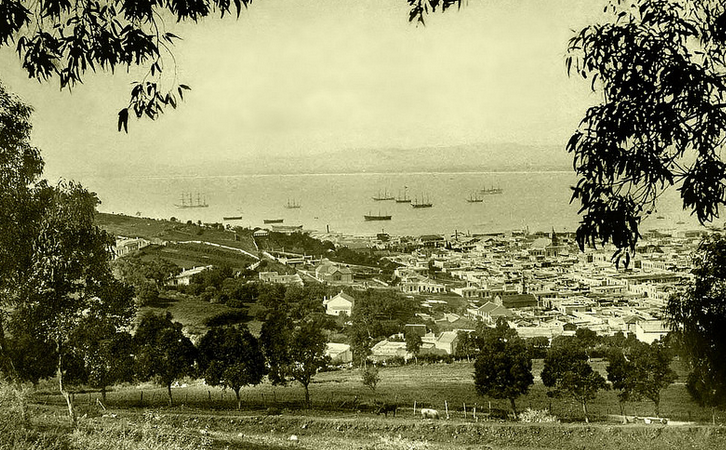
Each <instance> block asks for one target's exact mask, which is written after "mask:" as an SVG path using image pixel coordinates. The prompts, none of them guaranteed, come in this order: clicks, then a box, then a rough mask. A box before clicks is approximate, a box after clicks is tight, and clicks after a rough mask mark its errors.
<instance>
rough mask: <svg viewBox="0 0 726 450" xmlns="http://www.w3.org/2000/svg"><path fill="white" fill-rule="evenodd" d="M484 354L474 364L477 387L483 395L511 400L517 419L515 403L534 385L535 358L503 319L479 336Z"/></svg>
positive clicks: (480, 352) (475, 384) (481, 351)
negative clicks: (533, 364)
mask: <svg viewBox="0 0 726 450" xmlns="http://www.w3.org/2000/svg"><path fill="white" fill-rule="evenodd" d="M479 342H480V346H481V347H480V351H479V355H478V356H477V358H476V362H475V363H474V386H475V387H476V391H477V392H478V393H479V394H480V395H485V396H490V397H493V398H504V399H508V400H509V401H510V404H511V406H512V412H513V413H514V416H515V417H516V416H517V407H516V404H515V400H516V399H517V397H519V396H520V395H524V394H526V393H527V392H528V391H529V387H530V386H531V385H532V384H533V383H534V376H533V375H532V359H531V357H530V353H529V350H528V349H527V346H526V344H525V342H524V340H523V339H521V338H520V337H519V336H518V334H517V331H516V330H513V329H511V328H510V327H509V325H507V323H506V321H505V320H504V319H499V321H497V325H496V327H495V328H488V329H487V330H485V331H484V334H483V336H480V337H479Z"/></svg>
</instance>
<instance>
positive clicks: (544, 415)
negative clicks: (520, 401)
mask: <svg viewBox="0 0 726 450" xmlns="http://www.w3.org/2000/svg"><path fill="white" fill-rule="evenodd" d="M519 421H520V422H524V423H559V422H560V421H559V419H557V417H556V416H553V415H552V414H550V412H549V411H547V410H546V409H532V408H527V409H525V410H524V411H523V412H522V413H520V414H519Z"/></svg>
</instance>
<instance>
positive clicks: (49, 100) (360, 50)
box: [0, 0, 602, 178]
mask: <svg viewBox="0 0 726 450" xmlns="http://www.w3.org/2000/svg"><path fill="white" fill-rule="evenodd" d="M601 11H602V4H601V2H599V1H587V2H585V1H581V0H479V1H476V0H470V1H469V2H468V3H465V6H464V7H463V8H462V9H461V10H460V11H451V12H447V13H446V14H434V15H432V16H430V17H429V18H428V20H427V25H426V26H425V27H422V26H416V25H414V24H410V23H409V22H408V6H407V2H406V1H405V0H264V1H263V0H259V1H256V2H253V3H252V5H251V6H250V8H249V9H248V10H246V11H243V12H242V14H241V16H240V18H239V19H238V20H235V19H234V17H232V18H229V17H226V18H225V19H222V20H220V19H219V18H217V17H214V18H207V19H205V20H204V21H203V23H201V24H196V25H181V26H180V25H177V24H175V23H173V21H169V22H168V23H167V26H168V30H169V31H173V32H174V33H175V34H178V35H180V36H182V38H183V40H181V41H179V42H178V44H177V45H176V46H175V48H174V58H175V60H176V65H175V66H174V65H173V64H172V63H171V58H169V57H167V58H166V59H167V61H166V65H167V70H166V71H165V73H166V74H167V75H168V76H169V78H170V80H171V79H173V77H176V80H177V81H178V82H181V83H184V84H187V85H189V86H191V88H192V90H191V91H190V92H188V93H187V95H186V96H185V101H184V102H183V103H182V104H181V105H180V106H179V108H178V109H176V110H169V111H167V113H165V114H164V115H162V117H161V118H160V119H158V120H156V121H153V122H152V121H150V120H141V121H137V120H136V119H132V120H131V121H130V123H129V133H128V134H123V133H118V132H117V131H116V114H117V112H118V110H119V109H121V108H122V107H124V106H125V105H126V103H127V101H128V95H129V90H130V82H131V81H133V80H137V79H139V78H141V77H142V76H143V74H141V73H139V72H138V71H137V70H132V71H131V72H130V73H126V72H125V71H119V72H117V73H116V74H113V75H112V74H104V73H100V74H96V75H93V74H89V75H88V76H87V78H86V80H85V83H84V84H83V85H79V86H76V87H75V88H74V89H73V91H72V92H68V91H62V92H61V91H60V90H59V87H58V82H57V80H51V81H50V82H47V83H43V84H40V83H38V82H37V81H35V80H31V79H28V78H27V76H26V75H25V73H24V72H23V71H22V69H21V68H20V62H19V60H18V58H17V55H16V54H15V53H13V52H12V48H5V49H3V50H1V51H0V67H1V68H2V69H1V70H0V80H2V82H3V83H4V84H5V85H6V87H7V88H8V89H9V90H11V91H13V92H15V93H17V94H18V95H20V96H21V98H23V100H24V101H25V102H26V103H29V104H31V105H32V106H33V107H34V108H35V114H34V119H33V122H34V133H33V142H34V144H35V145H37V146H38V147H40V148H41V150H42V151H43V155H44V158H45V160H46V175H47V176H48V177H49V178H50V177H53V176H57V175H59V174H75V173H85V174H93V173H98V172H101V171H102V170H103V169H104V168H107V167H109V166H111V167H120V169H119V170H121V171H123V170H124V169H123V167H129V168H131V167H139V166H144V165H168V166H174V165H178V164H203V163H205V162H210V161H219V160H223V161H224V160H229V161H248V162H249V163H251V164H254V163H255V161H257V160H261V159H264V158H270V157H281V158H284V157H285V156H288V155H290V156H295V157H300V156H303V157H307V156H309V157H310V158H315V156H316V155H322V154H325V153H328V152H335V151H341V150H342V151H354V150H355V149H361V148H419V147H446V146H455V145H469V144H498V143H516V144H525V145H533V146H556V147H557V148H558V149H561V150H557V151H564V144H565V143H566V142H567V139H568V138H569V136H570V135H571V134H572V132H573V131H574V130H575V128H576V127H577V124H578V123H579V121H580V119H581V118H582V116H583V113H584V112H585V110H586V109H587V107H588V106H590V105H592V104H594V103H595V102H597V101H598V96H597V95H596V94H594V93H592V92H591V91H590V89H589V83H587V81H584V80H582V79H579V78H568V77H567V74H566V71H565V64H564V58H565V52H566V45H567V40H568V39H569V38H570V37H571V35H572V30H576V29H580V28H582V27H583V26H585V25H587V24H589V23H592V22H593V21H595V20H597V18H598V14H599V13H600V12H601ZM174 67H175V70H174Z"/></svg>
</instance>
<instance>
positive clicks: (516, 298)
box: [494, 294, 537, 308]
mask: <svg viewBox="0 0 726 450" xmlns="http://www.w3.org/2000/svg"><path fill="white" fill-rule="evenodd" d="M494 303H496V304H497V305H500V306H504V307H505V308H533V307H535V306H537V297H535V296H534V294H514V295H497V296H496V297H495V298H494Z"/></svg>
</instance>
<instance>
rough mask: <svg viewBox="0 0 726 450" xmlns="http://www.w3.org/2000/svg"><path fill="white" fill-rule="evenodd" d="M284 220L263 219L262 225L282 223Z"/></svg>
mask: <svg viewBox="0 0 726 450" xmlns="http://www.w3.org/2000/svg"><path fill="white" fill-rule="evenodd" d="M284 220H285V219H263V220H262V221H263V222H264V223H282V222H283V221H284Z"/></svg>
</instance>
